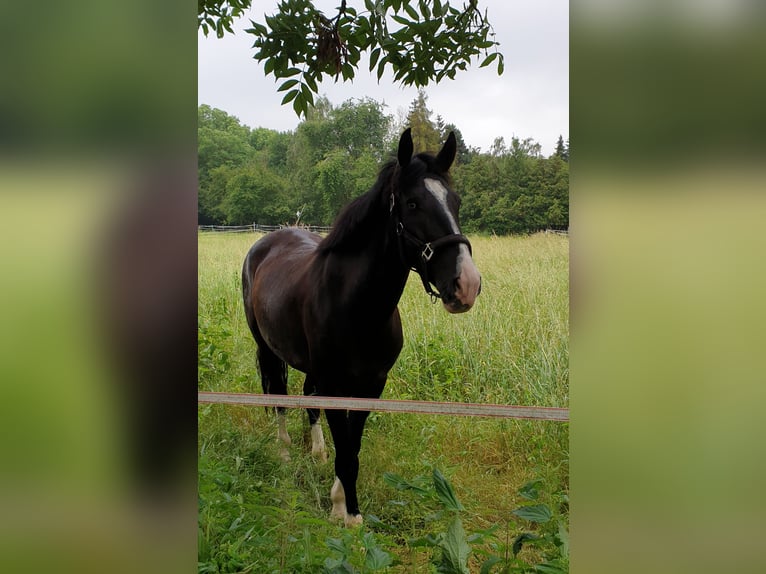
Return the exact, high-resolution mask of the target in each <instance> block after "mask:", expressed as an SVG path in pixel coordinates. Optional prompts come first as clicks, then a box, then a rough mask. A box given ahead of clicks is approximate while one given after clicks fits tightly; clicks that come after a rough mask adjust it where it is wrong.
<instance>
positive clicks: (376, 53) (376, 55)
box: [370, 48, 380, 72]
mask: <svg viewBox="0 0 766 574" xmlns="http://www.w3.org/2000/svg"><path fill="white" fill-rule="evenodd" d="M378 58H380V48H375V49H374V50H373V51H372V52H370V72H372V69H373V68H374V67H375V64H377V63H378Z"/></svg>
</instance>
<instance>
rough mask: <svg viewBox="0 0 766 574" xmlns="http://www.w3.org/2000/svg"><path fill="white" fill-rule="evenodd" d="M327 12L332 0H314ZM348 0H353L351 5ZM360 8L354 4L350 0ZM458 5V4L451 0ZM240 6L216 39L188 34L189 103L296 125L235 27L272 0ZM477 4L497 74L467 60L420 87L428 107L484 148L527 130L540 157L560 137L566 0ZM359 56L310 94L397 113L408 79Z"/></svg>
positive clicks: (251, 120) (270, 123) (564, 114)
mask: <svg viewBox="0 0 766 574" xmlns="http://www.w3.org/2000/svg"><path fill="white" fill-rule="evenodd" d="M315 4H316V5H317V6H318V7H319V8H320V9H323V10H324V11H325V13H333V9H334V7H335V6H336V5H337V4H338V2H337V0H331V1H329V2H328V1H322V0H320V1H319V2H316V3H315ZM356 4H357V3H354V5H356ZM358 4H359V5H360V6H363V3H361V2H358ZM454 4H455V5H456V6H459V5H460V4H459V2H454ZM253 5H254V7H253V8H252V9H251V10H250V13H249V14H248V15H247V16H245V17H244V18H241V19H240V20H239V21H238V22H237V23H236V24H235V32H236V33H235V34H234V35H231V34H227V35H226V36H225V37H224V38H222V39H218V38H216V37H215V34H214V33H211V34H210V36H209V37H207V38H206V37H205V35H204V34H203V33H202V32H199V41H198V67H199V76H198V96H197V97H198V102H199V103H200V104H208V105H210V106H212V107H214V108H220V109H222V110H224V111H226V112H228V113H229V114H231V115H233V116H236V117H237V118H239V120H240V121H241V122H242V123H243V124H245V125H248V126H250V127H265V128H271V129H275V130H279V131H286V130H293V129H295V127H296V126H297V125H298V123H299V119H298V117H297V116H296V115H295V113H294V112H293V109H292V106H291V105H289V104H288V105H287V106H281V105H280V102H281V101H282V96H283V94H281V93H277V91H276V88H277V85H278V84H276V83H275V80H274V78H273V76H269V77H267V76H265V75H264V74H263V63H262V62H257V61H256V60H254V59H253V54H254V53H255V50H254V49H253V48H252V45H253V36H251V35H250V34H247V33H245V32H244V30H245V29H246V28H249V27H250V19H253V20H255V21H257V22H263V15H264V13H266V14H272V13H273V12H274V11H275V10H276V5H277V2H276V1H275V0H254V1H253ZM479 6H480V8H482V10H483V9H484V8H487V9H488V11H489V20H490V22H491V23H492V24H493V26H494V29H495V32H496V34H497V38H496V39H497V40H498V41H499V42H500V48H499V50H500V51H501V52H502V53H503V54H504V56H505V73H504V74H503V75H502V76H498V75H497V71H496V67H495V64H494V63H493V64H490V65H489V66H487V67H486V68H479V63H480V60H478V59H477V60H475V61H474V64H473V65H472V67H471V68H469V69H468V70H466V71H465V72H460V71H458V73H457V75H456V76H455V79H454V80H444V81H442V82H441V83H440V84H439V85H436V84H433V85H429V86H427V87H426V88H425V90H426V94H427V95H428V106H429V109H431V110H432V111H433V112H434V115H433V117H432V119H436V114H441V116H442V118H443V119H444V122H445V123H453V124H455V125H456V126H457V127H458V129H460V131H461V133H462V134H463V138H464V139H465V141H466V143H467V144H468V145H469V146H476V147H480V148H481V149H482V150H483V151H487V150H488V149H489V148H490V146H491V145H492V142H493V141H494V139H495V138H496V137H498V136H503V137H504V138H505V141H506V142H507V143H509V142H510V140H511V137H513V136H516V137H518V138H521V139H524V138H532V139H533V140H535V141H536V142H538V143H539V144H541V146H542V151H543V153H544V154H545V155H550V154H551V153H553V150H554V148H555V145H556V140H557V139H558V136H559V134H561V135H563V136H564V139H565V140H566V139H567V138H568V137H569V3H568V1H566V0H535V1H533V2H521V1H515V0H512V1H507V0H480V1H479ZM367 70H368V66H367V64H366V57H365V56H363V57H362V61H361V62H360V67H359V69H358V70H357V72H356V78H355V79H354V81H353V83H349V82H341V81H338V83H334V82H333V81H332V79H325V81H324V82H323V83H321V84H320V85H319V93H320V94H322V95H326V96H327V97H328V98H329V99H330V101H331V102H332V103H333V104H335V105H337V104H340V103H342V102H343V101H345V100H347V99H349V98H362V97H365V96H367V97H371V98H373V99H375V100H377V101H379V102H384V103H385V104H386V105H387V106H388V107H387V108H386V112H387V113H390V114H392V115H394V116H395V117H396V115H397V113H398V110H401V111H402V112H406V110H407V109H408V108H409V105H410V103H411V102H412V100H413V99H415V97H416V95H417V89H416V88H414V87H406V88H405V87H402V86H400V85H399V84H394V83H393V81H392V78H391V75H390V74H388V73H387V74H385V75H384V76H383V77H382V78H381V81H380V83H378V82H377V77H376V75H375V74H374V73H372V74H371V73H369V72H368V71H367Z"/></svg>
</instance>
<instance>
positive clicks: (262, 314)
mask: <svg viewBox="0 0 766 574" xmlns="http://www.w3.org/2000/svg"><path fill="white" fill-rule="evenodd" d="M455 152H456V140H455V135H454V133H450V134H449V136H448V137H447V140H446V141H445V143H444V145H443V146H442V148H441V150H440V151H439V152H438V154H437V155H436V156H433V155H430V154H426V153H419V154H417V155H414V156H413V143H412V134H411V131H410V129H409V128H408V129H407V130H405V131H404V132H403V133H402V135H401V137H400V139H399V145H398V149H397V152H396V158H395V159H392V160H391V161H389V162H388V163H386V164H385V165H384V166H383V167H382V168H381V170H380V173H379V175H378V178H377V181H376V182H375V184H374V185H373V186H372V188H371V189H370V190H369V191H368V192H367V193H365V194H363V195H361V196H359V197H357V198H356V199H355V200H353V201H352V202H351V203H349V204H348V205H347V206H346V207H345V208H344V209H343V210H342V211H341V213H340V214H339V215H338V217H337V219H336V220H335V223H334V224H333V227H332V230H331V231H330V232H329V234H328V235H327V236H326V237H324V238H322V237H321V236H320V235H317V234H314V233H310V232H308V231H306V230H303V229H300V228H296V227H288V228H284V229H281V230H278V231H274V232H272V233H269V234H267V235H265V236H264V237H262V238H261V239H259V240H258V241H256V242H255V243H254V244H253V246H252V247H251V248H250V250H249V251H248V253H247V256H246V257H245V261H244V264H243V267H242V295H243V300H244V306H245V315H246V317H247V324H248V326H249V328H250V331H251V333H252V335H253V338H254V339H255V342H256V344H257V357H258V365H259V370H260V375H261V384H262V386H263V391H264V393H272V394H282V395H285V394H287V366H288V365H289V366H290V367H293V368H294V369H297V370H299V371H302V372H304V373H305V374H306V378H305V382H304V384H303V392H304V394H305V395H312V394H318V395H322V396H331V397H360V398H380V396H381V394H382V392H383V388H384V386H385V384H386V378H387V376H388V372H389V370H390V369H391V367H392V366H393V365H394V363H395V361H396V359H397V357H398V356H399V353H400V351H401V349H402V343H403V337H402V324H401V319H400V316H399V309H398V303H399V299H400V298H401V295H402V292H403V291H404V287H405V284H406V282H407V278H408V275H409V272H410V271H411V270H414V271H415V272H417V273H418V274H419V275H420V278H421V280H422V282H423V287H424V289H425V291H426V293H428V294H429V295H430V296H431V298H432V301H433V302H436V301H438V300H441V302H442V304H443V306H444V308H445V309H446V310H447V311H448V312H449V313H462V312H465V311H468V310H469V309H470V308H471V307H472V306H473V305H474V302H475V300H476V297H477V296H478V295H479V292H480V290H481V275H480V274H479V271H478V270H477V268H476V266H475V265H474V262H473V259H472V249H471V243H470V242H469V240H468V239H467V238H466V237H465V236H464V235H463V234H462V233H461V232H460V227H459V224H458V221H459V220H458V210H459V206H460V198H459V197H458V196H457V194H456V193H455V192H454V191H453V190H452V189H451V182H450V177H449V174H448V171H449V168H450V166H451V165H452V163H453V161H454V159H455ZM307 411H308V418H309V423H310V429H311V439H312V453H314V454H315V455H317V456H318V457H320V458H321V459H322V460H325V461H326V460H327V454H326V450H325V443H324V436H323V434H322V427H321V426H320V424H319V410H318V409H307ZM324 412H325V417H326V419H327V423H328V426H329V428H330V433H331V435H332V438H333V442H334V444H335V481H334V483H333V485H332V488H331V490H330V500H331V501H332V511H331V517H332V518H339V519H341V520H343V522H344V524H345V526H346V527H351V526H357V525H360V524H362V516H361V514H360V511H359V501H358V498H357V490H356V481H357V477H358V474H359V451H360V447H361V441H362V434H363V431H364V425H365V421H366V420H367V417H368V415H369V414H370V413H369V412H366V411H345V410H334V409H333V410H330V409H326V410H325V411H324ZM277 420H278V431H277V440H278V441H281V443H283V447H282V449H281V450H282V455H283V458H286V459H289V453H288V451H287V447H288V446H289V445H290V436H289V434H288V433H287V428H286V424H285V409H284V408H281V407H280V408H277Z"/></svg>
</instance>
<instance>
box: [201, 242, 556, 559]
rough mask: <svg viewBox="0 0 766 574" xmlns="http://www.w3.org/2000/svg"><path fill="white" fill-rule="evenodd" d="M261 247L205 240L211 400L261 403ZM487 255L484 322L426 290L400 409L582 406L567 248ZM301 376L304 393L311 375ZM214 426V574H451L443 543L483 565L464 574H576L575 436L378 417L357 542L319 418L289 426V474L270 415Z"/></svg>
mask: <svg viewBox="0 0 766 574" xmlns="http://www.w3.org/2000/svg"><path fill="white" fill-rule="evenodd" d="M256 237H257V236H256V235H254V234H250V233H248V234H201V235H200V237H199V318H198V327H199V330H198V342H199V375H198V377H199V380H198V383H199V388H200V390H209V391H230V392H261V386H260V380H259V378H258V374H257V368H256V361H255V343H254V342H253V340H252V337H251V336H250V333H249V330H248V328H247V324H246V322H245V317H244V312H243V310H242V301H241V287H240V272H241V271H240V270H241V264H242V260H243V259H244V256H245V253H246V252H247V250H248V249H249V247H250V245H251V244H252V243H253V242H254V241H255V239H256ZM471 242H472V244H473V248H474V253H475V261H476V264H477V267H478V268H479V270H480V271H481V273H482V280H483V287H482V293H481V295H480V297H479V299H478V300H477V304H476V306H475V307H474V309H472V310H471V311H470V312H468V313H465V314H462V315H449V314H448V313H446V312H445V311H444V309H443V308H441V305H431V303H430V301H429V299H428V297H427V295H426V294H425V293H424V292H423V289H422V285H421V284H420V281H419V279H418V278H417V277H416V276H413V277H411V280H410V282H409V283H408V285H407V288H406V289H405V292H404V295H403V297H402V300H401V302H400V311H401V314H402V321H403V327H404V338H405V344H404V348H403V350H402V354H401V355H400V357H399V360H398V361H397V364H396V365H395V367H394V368H393V369H392V371H391V372H390V373H389V381H388V385H387V387H386V390H385V392H384V395H383V396H384V398H402V399H419V400H437V401H467V402H486V403H505V404H524V405H540V406H560V407H566V406H568V403H569V387H568V376H569V364H568V331H569V326H568V287H569V285H568V277H569V274H568V240H567V238H565V237H561V236H558V235H545V234H538V235H532V236H526V237H471ZM289 373H290V376H289V387H290V392H291V393H293V394H298V393H300V392H301V387H302V383H303V375H302V373H298V372H297V371H294V370H292V369H290V370H289ZM198 418H199V447H198V451H199V558H198V560H199V571H200V572H258V573H261V572H264V573H266V572H346V573H348V572H377V571H385V572H402V573H404V572H407V573H411V572H448V571H450V572H451V570H445V568H447V567H446V566H444V565H442V566H440V564H442V562H440V560H441V558H440V557H442V556H443V554H439V552H443V551H444V549H443V548H442V547H440V546H439V541H441V542H445V541H446V540H448V539H450V540H455V541H457V540H459V539H461V536H463V537H464V538H465V542H466V544H468V545H469V547H470V552H469V554H468V555H467V557H466V560H465V563H464V564H463V561H462V557H463V554H464V553H461V552H457V555H458V556H459V557H460V560H458V561H457V562H456V564H458V566H456V568H458V569H457V570H454V571H456V572H460V571H469V572H493V573H498V572H521V571H534V569H535V568H537V571H543V572H545V571H548V572H561V571H566V568H567V564H568V560H567V543H566V538H567V537H566V531H567V524H568V491H569V487H568V485H569V472H568V469H569V461H568V425H567V424H562V423H556V422H544V421H521V420H495V419H477V418H463V417H446V416H435V415H425V416H424V415H410V414H384V413H373V414H372V415H371V416H370V418H369V420H368V424H367V427H366V430H365V435H364V438H363V443H362V451H361V455H360V477H359V482H358V487H359V493H360V505H361V508H362V513H363V514H364V516H365V523H364V526H363V527H362V528H361V529H357V530H351V531H349V530H346V529H344V528H343V527H342V526H340V525H339V524H337V523H334V522H331V521H330V520H329V519H328V517H329V510H330V508H331V502H330V500H329V491H330V486H331V485H332V482H333V478H334V471H333V468H332V462H330V463H328V464H321V463H317V462H316V461H315V460H314V459H313V458H312V457H311V455H310V454H309V452H310V438H309V436H308V428H307V427H308V425H307V421H306V415H305V413H303V412H302V411H297V410H295V411H288V430H289V432H290V434H291V436H292V438H293V446H292V447H291V448H290V454H291V457H292V460H291V461H290V462H287V463H285V462H282V461H281V459H280V458H279V454H278V450H277V445H276V422H275V420H274V417H273V415H272V414H271V413H270V412H268V411H267V410H266V409H261V408H247V407H238V406H228V405H201V406H200V408H199V415H198ZM322 424H323V425H325V423H324V421H323V422H322ZM325 427H326V425H325ZM325 436H327V437H328V439H329V436H330V433H329V431H328V429H327V428H325ZM331 444H332V441H331V440H330V441H329V443H328V446H330V445H331ZM330 454H331V456H332V452H331V453H330ZM331 460H332V458H331ZM433 469H440V471H439V472H440V474H441V473H443V474H441V476H442V477H449V481H447V479H446V478H445V479H444V481H445V482H447V484H449V486H450V488H451V489H452V491H453V493H454V496H455V500H459V501H460V506H461V510H459V511H458V514H457V516H458V517H459V519H460V528H459V529H458V528H457V526H453V528H452V530H451V531H450V525H452V524H453V517H452V515H451V514H450V513H451V512H453V510H445V508H444V507H443V505H442V506H440V504H442V503H443V501H441V499H440V498H439V497H438V495H435V494H434V492H435V490H434V489H436V488H437V487H436V486H435V484H434V478H433V477H434V474H433ZM424 475H430V476H431V480H430V481H429V480H428V479H424V478H417V477H423V476H424ZM391 477H415V478H410V479H407V481H408V482H410V483H413V484H416V485H419V486H420V487H421V488H423V489H424V490H425V491H430V492H431V494H428V495H423V496H420V495H419V494H418V491H416V490H407V489H405V490H401V489H399V488H398V487H397V486H396V484H394V483H392V481H391ZM402 480H405V479H402ZM530 484H531V485H533V487H529V485H530ZM525 485H527V486H526V487H525ZM531 493H534V496H535V498H534V499H530V498H529V496H530V495H531ZM404 494H407V496H404ZM525 506H526V507H529V508H531V510H529V508H528V510H526V511H524V510H522V511H521V515H519V514H518V512H517V511H518V509H520V508H523V507H525ZM543 507H544V508H547V513H546V511H544V510H542V509H543ZM535 508H536V510H535ZM514 512H516V513H515V514H514ZM525 512H526V514H525ZM534 512H540V513H541V514H539V515H536V514H534ZM530 513H531V514H530ZM546 517H547V518H546ZM533 518H538V519H539V520H538V521H535V520H534V519H533ZM461 531H462V534H461ZM440 533H441V534H443V535H444V537H445V538H442V539H440V538H439V536H440ZM525 534H526V537H525V536H524V535H525ZM520 536H521V537H522V538H518V537H520ZM418 541H419V542H418ZM428 541H431V542H434V544H429V543H428ZM516 549H518V552H514V550H516ZM493 557H494V558H493ZM444 564H446V562H445V563H444ZM460 564H462V565H463V566H460ZM463 567H464V568H467V570H465V569H463V570H460V568H463ZM546 568H547V570H546Z"/></svg>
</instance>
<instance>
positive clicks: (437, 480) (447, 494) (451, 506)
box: [433, 468, 464, 512]
mask: <svg viewBox="0 0 766 574" xmlns="http://www.w3.org/2000/svg"><path fill="white" fill-rule="evenodd" d="M433 479H434V488H435V489H436V495H437V496H438V497H439V500H441V501H442V503H443V504H444V506H445V507H446V508H447V509H448V510H454V511H455V512H459V511H461V510H464V508H463V505H462V504H460V501H459V500H458V499H457V496H455V491H454V490H453V489H452V485H451V484H450V483H449V481H447V479H446V478H445V477H444V475H443V474H442V473H441V472H440V471H439V469H438V468H435V469H434V472H433Z"/></svg>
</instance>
